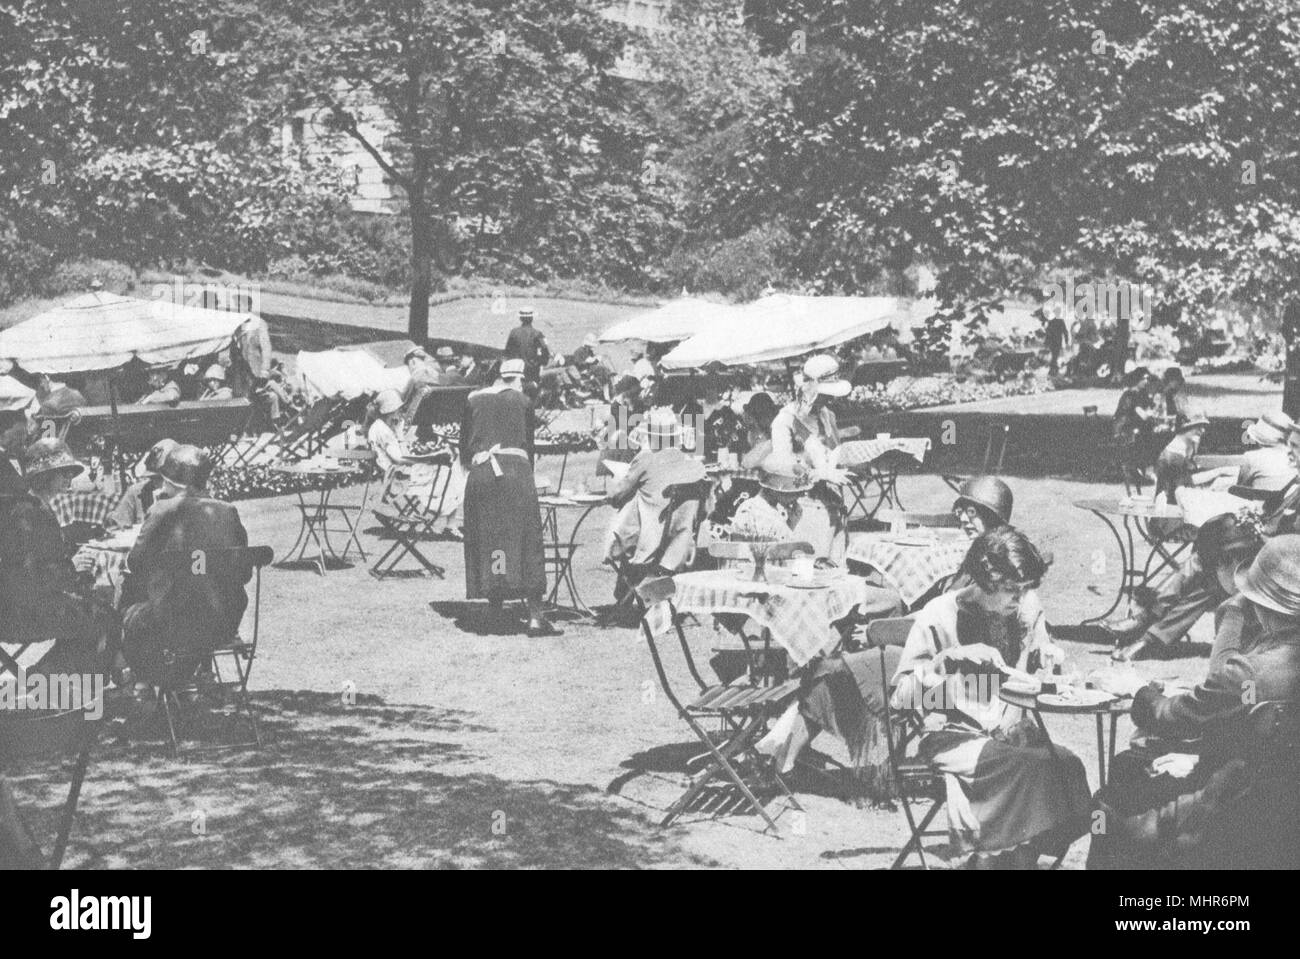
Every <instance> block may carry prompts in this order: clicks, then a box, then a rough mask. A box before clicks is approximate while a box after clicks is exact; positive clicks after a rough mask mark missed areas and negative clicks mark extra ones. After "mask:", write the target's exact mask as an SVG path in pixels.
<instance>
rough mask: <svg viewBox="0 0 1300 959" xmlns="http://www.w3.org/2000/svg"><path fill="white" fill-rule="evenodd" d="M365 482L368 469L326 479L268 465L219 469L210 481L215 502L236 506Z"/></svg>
mask: <svg viewBox="0 0 1300 959" xmlns="http://www.w3.org/2000/svg"><path fill="white" fill-rule="evenodd" d="M365 479H366V471H364V470H354V471H349V472H348V473H344V474H340V475H339V476H331V477H324V476H295V475H293V474H292V473H281V472H279V471H278V470H274V469H272V468H271V467H270V466H269V465H265V464H263V465H259V466H218V467H217V468H216V469H214V470H213V471H212V478H211V479H210V480H209V481H208V492H209V493H210V495H212V496H213V497H214V498H215V499H219V500H224V501H225V502H227V503H234V502H237V501H239V500H245V499H261V498H263V497H267V496H281V495H283V494H285V493H298V492H303V491H306V490H318V489H322V488H324V487H326V486H328V487H331V488H338V487H343V486H350V485H352V484H353V483H360V482H364V481H365Z"/></svg>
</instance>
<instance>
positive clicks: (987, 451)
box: [943, 423, 1011, 492]
mask: <svg viewBox="0 0 1300 959" xmlns="http://www.w3.org/2000/svg"><path fill="white" fill-rule="evenodd" d="M1010 437H1011V425H1010V424H1009V423H990V424H989V436H988V440H987V442H985V444H984V465H983V466H981V467H980V471H979V472H978V473H976V474H974V475H976V476H997V475H998V474H1000V473H1001V472H1002V463H1003V461H1004V460H1005V459H1006V458H1007V445H1008V443H1009V440H1010ZM968 479H970V477H969V476H957V475H953V474H948V473H945V474H944V475H943V481H944V482H945V483H947V484H948V485H949V486H950V487H952V490H953V492H956V491H957V490H959V489H960V488H961V484H962V483H964V482H966V480H968Z"/></svg>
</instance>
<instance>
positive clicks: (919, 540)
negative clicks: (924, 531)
mask: <svg viewBox="0 0 1300 959" xmlns="http://www.w3.org/2000/svg"><path fill="white" fill-rule="evenodd" d="M889 542H891V543H895V544H897V545H898V546H933V545H935V541H934V540H933V539H931V538H930V537H928V536H891V537H889Z"/></svg>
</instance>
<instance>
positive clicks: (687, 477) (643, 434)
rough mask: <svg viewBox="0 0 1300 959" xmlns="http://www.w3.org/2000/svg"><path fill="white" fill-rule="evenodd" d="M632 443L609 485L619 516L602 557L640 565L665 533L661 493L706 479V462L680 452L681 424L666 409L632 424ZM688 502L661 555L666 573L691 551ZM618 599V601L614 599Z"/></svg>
mask: <svg viewBox="0 0 1300 959" xmlns="http://www.w3.org/2000/svg"><path fill="white" fill-rule="evenodd" d="M632 432H633V435H632V436H631V437H630V439H631V441H632V442H633V443H634V444H636V445H637V446H639V447H640V452H639V453H637V454H636V456H635V457H634V458H633V459H632V463H631V465H630V466H629V467H628V470H627V472H626V473H625V474H624V475H623V477H622V478H621V479H619V480H617V481H616V482H615V483H614V485H613V486H611V487H610V489H609V492H608V494H607V495H606V500H607V501H608V502H609V503H610V505H612V506H614V507H615V508H616V509H617V510H618V513H617V515H616V516H615V517H614V521H613V523H612V524H611V525H610V529H609V534H608V535H607V537H606V542H605V556H606V559H607V560H608V561H609V562H611V563H619V562H628V563H631V564H632V565H634V566H635V565H638V564H643V563H645V562H647V561H648V558H649V557H650V556H651V555H652V554H653V553H655V551H656V550H658V548H659V545H660V542H661V540H662V538H663V536H664V535H665V533H664V525H663V522H662V521H661V519H660V516H661V514H662V513H663V511H664V508H665V507H666V506H667V505H668V498H667V497H666V496H665V495H664V490H665V489H666V488H667V487H669V486H673V485H676V484H680V483H696V482H699V481H700V480H702V479H704V476H705V473H704V464H703V463H701V462H700V461H699V460H697V459H693V458H691V457H690V456H687V455H686V453H685V452H684V451H683V450H682V433H683V431H682V425H681V423H680V422H679V421H678V419H677V416H676V414H674V413H673V411H672V410H670V409H667V408H666V407H660V408H657V409H653V410H650V411H649V412H648V413H647V414H646V415H645V417H644V418H643V419H642V420H641V421H640V422H639V423H638V424H636V425H635V427H634V429H633V431H632ZM693 509H694V506H693V504H692V506H691V508H690V509H687V508H685V507H683V508H681V509H679V510H678V511H677V513H675V514H674V515H673V516H672V517H670V520H669V524H668V525H669V528H668V531H667V537H668V546H667V548H666V549H665V550H664V551H663V553H662V555H661V556H660V557H659V561H658V565H659V566H660V567H661V568H662V570H663V571H664V572H667V573H675V572H677V571H678V570H680V569H682V568H683V567H684V566H685V565H686V564H687V563H688V562H689V561H690V559H691V556H692V554H693V553H694V550H695V538H694V534H695V526H694V523H693V519H694V516H693ZM615 599H621V597H615Z"/></svg>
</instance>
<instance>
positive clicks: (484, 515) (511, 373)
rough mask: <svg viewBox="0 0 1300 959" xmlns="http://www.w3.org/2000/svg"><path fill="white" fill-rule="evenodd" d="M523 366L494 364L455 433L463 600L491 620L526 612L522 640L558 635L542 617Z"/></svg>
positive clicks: (538, 523)
mask: <svg viewBox="0 0 1300 959" xmlns="http://www.w3.org/2000/svg"><path fill="white" fill-rule="evenodd" d="M525 369H526V367H525V364H524V361H523V360H522V359H519V358H511V359H507V360H505V361H503V362H502V364H501V371H500V374H499V375H498V377H497V381H496V383H494V384H493V385H492V386H489V387H485V388H484V389H481V390H475V391H474V392H473V393H471V394H470V395H469V400H468V402H467V403H466V405H465V417H464V420H463V421H462V423H461V429H460V440H461V445H460V456H461V465H462V466H463V467H464V468H465V471H466V472H467V473H468V474H469V476H468V480H467V481H466V485H465V596H466V598H467V599H486V600H487V601H488V604H489V607H490V608H491V609H492V611H493V614H494V615H495V616H498V617H499V616H500V615H501V610H502V604H503V603H504V602H505V601H506V600H509V599H522V600H524V601H525V602H526V603H527V605H528V627H527V632H528V635H529V636H556V635H559V634H560V630H558V629H556V628H555V627H554V626H552V625H551V624H550V622H549V621H548V620H547V618H546V616H545V614H544V613H543V611H542V597H543V596H545V595H546V560H545V549H544V547H543V545H542V543H543V540H542V514H541V508H540V507H539V506H538V503H537V485H536V480H535V479H534V477H533V409H532V403H531V402H530V401H529V399H528V397H527V396H526V395H525V394H524V372H525Z"/></svg>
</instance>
